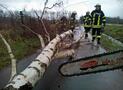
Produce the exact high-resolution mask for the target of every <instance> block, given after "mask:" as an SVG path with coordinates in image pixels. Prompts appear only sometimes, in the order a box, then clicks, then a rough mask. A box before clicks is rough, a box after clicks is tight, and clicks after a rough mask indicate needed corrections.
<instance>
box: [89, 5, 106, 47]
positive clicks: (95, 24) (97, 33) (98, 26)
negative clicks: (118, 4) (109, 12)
mask: <svg viewBox="0 0 123 90" xmlns="http://www.w3.org/2000/svg"><path fill="white" fill-rule="evenodd" d="M95 8H96V9H95V10H93V11H92V12H91V16H92V42H94V40H95V39H96V38H97V44H98V45H100V39H101V32H102V31H103V30H104V27H105V23H106V17H105V14H104V13H103V11H102V10H101V5H100V4H97V5H96V6H95Z"/></svg>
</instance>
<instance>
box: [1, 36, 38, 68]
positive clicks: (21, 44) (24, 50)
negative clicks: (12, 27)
mask: <svg viewBox="0 0 123 90" xmlns="http://www.w3.org/2000/svg"><path fill="white" fill-rule="evenodd" d="M4 36H5V35H4ZM5 37H6V36H5ZM19 38H20V39H17V40H14V41H13V40H12V39H11V38H8V37H6V40H7V41H8V43H9V44H10V45H11V48H12V51H13V53H14V55H15V58H16V59H17V60H20V59H22V58H24V57H25V56H28V55H30V54H32V53H34V52H36V50H37V49H38V48H40V42H39V39H38V38H36V37H30V38H26V37H20V36H19ZM10 62H11V61H10V57H9V54H8V52H7V48H6V46H5V45H4V43H3V41H2V40H1V38H0V69H2V68H3V67H5V66H7V65H9V64H10Z"/></svg>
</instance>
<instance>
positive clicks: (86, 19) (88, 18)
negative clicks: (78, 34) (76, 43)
mask: <svg viewBox="0 0 123 90" xmlns="http://www.w3.org/2000/svg"><path fill="white" fill-rule="evenodd" d="M83 23H84V28H85V39H87V38H88V32H89V31H90V29H91V24H92V18H91V15H90V12H89V11H88V12H86V15H85V16H84V17H83Z"/></svg>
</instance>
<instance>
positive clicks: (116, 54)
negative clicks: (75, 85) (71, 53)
mask: <svg viewBox="0 0 123 90" xmlns="http://www.w3.org/2000/svg"><path fill="white" fill-rule="evenodd" d="M117 69H123V50H117V51H113V52H108V53H103V54H98V55H94V56H89V57H85V58H80V59H77V60H72V61H68V62H65V63H63V64H61V65H60V67H59V69H58V71H59V73H60V74H61V75H62V76H65V77H71V76H79V75H87V74H93V73H99V72H105V71H109V70H117Z"/></svg>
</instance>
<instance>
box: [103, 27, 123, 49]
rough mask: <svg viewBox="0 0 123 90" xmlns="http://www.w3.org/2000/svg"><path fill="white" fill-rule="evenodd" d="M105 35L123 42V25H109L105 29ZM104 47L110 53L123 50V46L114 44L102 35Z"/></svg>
mask: <svg viewBox="0 0 123 90" xmlns="http://www.w3.org/2000/svg"><path fill="white" fill-rule="evenodd" d="M104 33H105V34H107V35H109V36H111V37H113V38H115V39H117V40H119V41H121V42H123V25H107V26H106V27H105V32H104ZM102 46H103V47H104V48H105V49H106V50H108V51H114V50H119V49H123V47H122V46H120V45H118V44H117V43H114V42H112V41H111V40H109V39H108V38H107V37H105V36H103V35H102Z"/></svg>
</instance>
